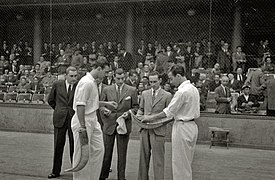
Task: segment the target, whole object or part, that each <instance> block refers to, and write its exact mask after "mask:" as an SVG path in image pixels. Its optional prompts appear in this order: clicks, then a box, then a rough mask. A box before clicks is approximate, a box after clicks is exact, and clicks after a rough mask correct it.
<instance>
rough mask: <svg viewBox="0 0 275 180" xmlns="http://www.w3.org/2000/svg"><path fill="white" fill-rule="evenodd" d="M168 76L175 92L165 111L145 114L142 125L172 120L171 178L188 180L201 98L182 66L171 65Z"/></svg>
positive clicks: (189, 178) (190, 175) (196, 135)
mask: <svg viewBox="0 0 275 180" xmlns="http://www.w3.org/2000/svg"><path fill="white" fill-rule="evenodd" d="M168 76H169V79H170V82H171V83H172V84H173V85H174V86H175V87H178V91H177V92H176V93H175V95H174V97H173V98H172V100H171V102H170V104H169V105H168V107H167V108H165V109H164V110H163V111H162V112H161V113H158V114H155V115H145V116H144V119H143V122H153V121H154V120H157V119H161V118H165V117H168V118H174V119H175V121H174V124H173V129H172V172H173V179H174V180H182V179H184V180H191V179H192V168H191V163H192V160H193V155H194V152H195V145H196V142H197V138H198V126H197V125H196V123H195V121H194V119H196V118H199V116H200V95H199V92H198V90H197V88H196V87H195V86H193V85H192V84H191V83H190V81H189V80H187V79H186V77H185V71H184V68H183V67H182V66H181V65H174V66H172V67H171V69H170V71H169V73H168Z"/></svg>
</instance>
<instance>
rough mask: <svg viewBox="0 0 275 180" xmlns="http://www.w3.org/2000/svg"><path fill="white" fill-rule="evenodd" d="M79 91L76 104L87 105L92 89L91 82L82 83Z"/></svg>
mask: <svg viewBox="0 0 275 180" xmlns="http://www.w3.org/2000/svg"><path fill="white" fill-rule="evenodd" d="M78 90H79V92H81V93H77V94H76V96H75V105H76V106H86V105H87V101H88V99H89V96H90V93H89V92H91V91H92V89H91V88H90V86H89V84H81V85H80V86H79V89H78Z"/></svg>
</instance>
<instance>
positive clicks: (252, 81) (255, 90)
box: [245, 67, 266, 101]
mask: <svg viewBox="0 0 275 180" xmlns="http://www.w3.org/2000/svg"><path fill="white" fill-rule="evenodd" d="M263 75H264V73H263V67H262V68H258V69H257V70H256V71H252V72H251V73H250V74H249V75H248V76H247V79H246V82H245V84H246V85H250V87H251V94H252V95H254V96H255V97H256V98H257V100H258V101H263V99H264V96H263V90H264V89H265V88H266V85H265V83H264V79H263Z"/></svg>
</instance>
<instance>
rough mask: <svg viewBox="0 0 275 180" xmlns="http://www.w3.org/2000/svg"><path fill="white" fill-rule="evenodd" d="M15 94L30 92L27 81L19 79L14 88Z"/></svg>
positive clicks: (23, 78)
mask: <svg viewBox="0 0 275 180" xmlns="http://www.w3.org/2000/svg"><path fill="white" fill-rule="evenodd" d="M16 92H18V93H28V92H30V84H29V83H28V82H27V79H26V78H25V77H21V79H20V81H19V84H18V86H17V87H16Z"/></svg>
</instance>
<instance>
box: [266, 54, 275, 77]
mask: <svg viewBox="0 0 275 180" xmlns="http://www.w3.org/2000/svg"><path fill="white" fill-rule="evenodd" d="M263 68H264V70H263V71H264V73H265V74H274V73H275V64H273V63H272V61H271V57H270V56H268V57H266V59H265V62H264V67H263Z"/></svg>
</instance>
